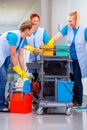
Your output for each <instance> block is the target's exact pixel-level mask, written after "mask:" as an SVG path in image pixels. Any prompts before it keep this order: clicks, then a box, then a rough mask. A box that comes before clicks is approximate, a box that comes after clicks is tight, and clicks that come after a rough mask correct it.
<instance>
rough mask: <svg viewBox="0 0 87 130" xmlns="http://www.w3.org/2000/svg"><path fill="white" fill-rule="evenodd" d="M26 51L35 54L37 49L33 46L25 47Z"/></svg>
mask: <svg viewBox="0 0 87 130" xmlns="http://www.w3.org/2000/svg"><path fill="white" fill-rule="evenodd" d="M24 48H25V49H27V50H29V51H30V52H32V53H33V52H34V50H35V48H34V47H33V46H31V45H26V46H25V47H24Z"/></svg>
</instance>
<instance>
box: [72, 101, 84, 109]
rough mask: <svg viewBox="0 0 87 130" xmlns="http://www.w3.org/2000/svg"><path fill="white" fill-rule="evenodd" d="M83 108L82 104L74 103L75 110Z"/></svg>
mask: <svg viewBox="0 0 87 130" xmlns="http://www.w3.org/2000/svg"><path fill="white" fill-rule="evenodd" d="M81 106H82V104H81V103H78V102H75V103H73V108H77V107H81Z"/></svg>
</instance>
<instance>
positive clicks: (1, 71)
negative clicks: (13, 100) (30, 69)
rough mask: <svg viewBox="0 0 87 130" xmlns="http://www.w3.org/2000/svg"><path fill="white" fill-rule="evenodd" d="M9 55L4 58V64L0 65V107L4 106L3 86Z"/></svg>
mask: <svg viewBox="0 0 87 130" xmlns="http://www.w3.org/2000/svg"><path fill="white" fill-rule="evenodd" d="M8 61H9V57H7V58H6V60H5V62H4V64H3V65H2V66H1V67H0V109H3V108H5V107H6V105H5V86H6V83H7V70H8V67H9V62H8Z"/></svg>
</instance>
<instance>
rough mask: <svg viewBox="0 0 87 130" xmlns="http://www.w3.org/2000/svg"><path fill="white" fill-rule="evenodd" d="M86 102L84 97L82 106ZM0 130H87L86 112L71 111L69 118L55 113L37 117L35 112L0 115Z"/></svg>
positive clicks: (86, 99)
mask: <svg viewBox="0 0 87 130" xmlns="http://www.w3.org/2000/svg"><path fill="white" fill-rule="evenodd" d="M86 102H87V98H86V97H85V98H84V104H86ZM48 112H50V110H49V111H48ZM0 130H87V110H86V111H73V113H72V115H70V116H67V115H65V114H63V113H60V114H59V113H56V112H55V113H54V114H53V113H50V114H49V113H48V114H43V115H37V114H36V111H33V112H32V113H28V114H16V113H0Z"/></svg>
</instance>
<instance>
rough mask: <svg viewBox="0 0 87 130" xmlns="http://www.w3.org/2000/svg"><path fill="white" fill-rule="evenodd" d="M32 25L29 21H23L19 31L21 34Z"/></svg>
mask: <svg viewBox="0 0 87 130" xmlns="http://www.w3.org/2000/svg"><path fill="white" fill-rule="evenodd" d="M33 25H34V24H33V23H32V22H31V21H29V20H26V21H24V22H23V23H22V24H21V25H20V28H19V29H20V31H21V32H24V31H25V30H26V29H29V30H30V29H31V28H32V26H33Z"/></svg>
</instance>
